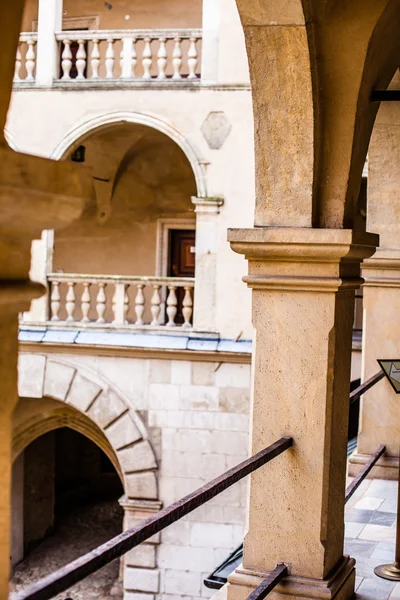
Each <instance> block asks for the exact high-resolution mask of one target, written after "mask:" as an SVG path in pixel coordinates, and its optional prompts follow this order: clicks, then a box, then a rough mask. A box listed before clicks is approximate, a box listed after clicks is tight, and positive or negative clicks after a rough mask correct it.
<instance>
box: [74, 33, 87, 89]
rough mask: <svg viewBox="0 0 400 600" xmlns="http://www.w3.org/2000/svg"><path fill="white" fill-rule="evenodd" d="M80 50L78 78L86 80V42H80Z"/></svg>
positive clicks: (77, 56) (78, 54)
mask: <svg viewBox="0 0 400 600" xmlns="http://www.w3.org/2000/svg"><path fill="white" fill-rule="evenodd" d="M78 44H79V48H78V52H77V53H76V70H77V71H78V74H77V76H76V78H77V79H86V77H85V69H86V50H85V42H84V40H78Z"/></svg>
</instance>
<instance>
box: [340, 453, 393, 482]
mask: <svg viewBox="0 0 400 600" xmlns="http://www.w3.org/2000/svg"><path fill="white" fill-rule="evenodd" d="M371 456H372V455H371V454H353V455H352V456H350V458H349V467H348V475H349V477H355V476H356V475H358V473H359V472H360V471H361V469H362V468H363V467H364V466H365V465H366V463H367V462H368V461H369V460H370V458H371ZM367 477H368V479H391V480H393V481H397V479H398V478H399V457H398V456H383V457H382V458H380V459H379V460H378V462H377V463H376V465H375V467H374V468H373V469H372V471H370V472H369V474H368V476H367Z"/></svg>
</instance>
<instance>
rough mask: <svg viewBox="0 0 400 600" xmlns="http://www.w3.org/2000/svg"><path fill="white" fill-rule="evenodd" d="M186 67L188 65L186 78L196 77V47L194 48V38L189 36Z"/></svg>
mask: <svg viewBox="0 0 400 600" xmlns="http://www.w3.org/2000/svg"><path fill="white" fill-rule="evenodd" d="M188 67H189V75H188V79H197V75H196V67H197V48H196V38H194V37H192V38H190V46H189V52H188Z"/></svg>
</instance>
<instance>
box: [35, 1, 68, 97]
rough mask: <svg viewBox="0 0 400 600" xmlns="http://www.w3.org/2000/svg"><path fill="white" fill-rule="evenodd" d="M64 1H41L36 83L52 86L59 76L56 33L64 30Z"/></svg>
mask: <svg viewBox="0 0 400 600" xmlns="http://www.w3.org/2000/svg"><path fill="white" fill-rule="evenodd" d="M62 11H63V1H62V0H39V13H38V42H37V60H36V83H37V84H38V85H46V86H50V85H52V83H53V79H54V78H56V77H57V75H58V69H59V56H58V44H57V41H56V38H55V33H56V31H61V30H62Z"/></svg>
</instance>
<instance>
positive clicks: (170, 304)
mask: <svg viewBox="0 0 400 600" xmlns="http://www.w3.org/2000/svg"><path fill="white" fill-rule="evenodd" d="M168 289H169V294H168V298H167V315H168V323H167V326H168V327H176V323H175V317H176V313H177V311H178V298H177V297H176V286H174V285H169V286H168Z"/></svg>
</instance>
